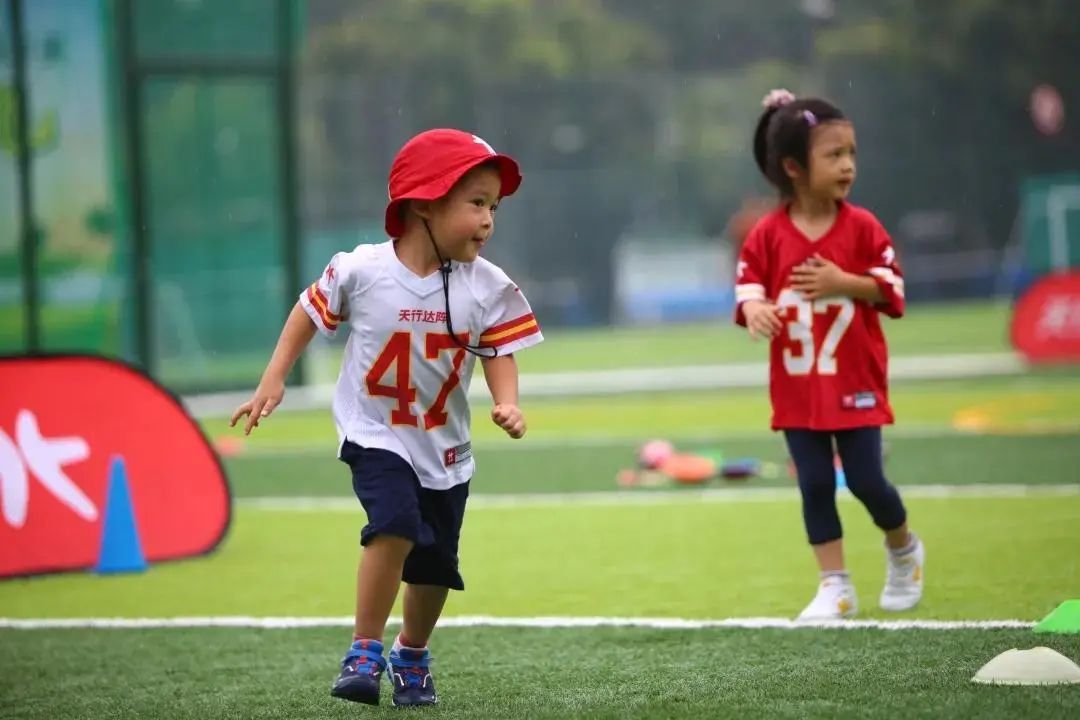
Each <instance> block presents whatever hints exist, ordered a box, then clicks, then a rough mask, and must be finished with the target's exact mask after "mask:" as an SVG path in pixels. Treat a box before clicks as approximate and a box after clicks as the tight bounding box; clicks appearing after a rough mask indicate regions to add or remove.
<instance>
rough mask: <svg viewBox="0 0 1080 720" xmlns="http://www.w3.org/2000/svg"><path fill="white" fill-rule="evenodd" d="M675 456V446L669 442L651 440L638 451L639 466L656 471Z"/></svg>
mask: <svg viewBox="0 0 1080 720" xmlns="http://www.w3.org/2000/svg"><path fill="white" fill-rule="evenodd" d="M674 454H675V446H674V445H672V444H671V443H670V442H668V441H667V440H649V441H648V442H647V443H645V444H644V445H642V446H641V448H640V449H639V450H638V465H640V466H641V467H643V468H648V469H650V470H655V469H657V468H659V467H660V466H662V465H663V464H664V463H666V462H667V461H668V460H669V459H670V458H671V456H672V455H674Z"/></svg>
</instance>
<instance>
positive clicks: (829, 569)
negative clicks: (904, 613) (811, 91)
mask: <svg viewBox="0 0 1080 720" xmlns="http://www.w3.org/2000/svg"><path fill="white" fill-rule="evenodd" d="M764 105H765V112H764V113H763V114H762V116H761V119H760V120H759V121H758V125H757V131H756V133H755V135H754V158H755V159H756V160H757V164H758V167H759V168H761V172H762V173H764V175H765V177H766V178H767V179H768V181H769V182H770V183H771V184H772V185H773V186H775V187H776V188H777V190H779V192H780V196H781V203H780V206H779V207H778V208H777V209H776V210H774V211H773V212H771V213H769V214H768V215H766V216H765V217H763V218H762V219H761V220H760V221H758V223H757V224H756V225H755V226H754V228H753V230H751V232H750V235H749V237H748V238H747V240H746V243H745V244H744V245H743V249H742V252H741V253H740V257H739V263H738V270H737V272H738V278H737V280H736V286H735V294H736V302H737V306H736V311H735V321H736V322H737V323H739V324H740V325H743V326H745V327H746V328H747V329H748V330H749V331H750V334H751V336H754V337H767V338H770V339H771V343H770V358H769V366H770V374H769V393H770V397H771V399H772V408H773V418H772V427H773V429H774V430H783V431H784V437H785V439H786V441H787V446H788V450H789V451H790V453H791V457H792V459H793V460H794V463H795V469H796V472H797V474H798V482H799V490H800V491H801V493H802V509H803V520H804V522H805V525H806V533H807V535H808V537H809V540H810V545H811V547H812V548H813V550H814V555H815V557H816V558H817V563H818V566H819V567H820V570H821V582H820V585H819V586H818V591H817V595H816V596H815V597H814V599H813V600H812V601H811V602H810V604H809V605H807V607H806V609H804V610H803V611H802V613H801V614H800V615H799V619H800V620H830V619H839V618H847V617H851V616H852V615H854V614H855V612H856V610H857V607H858V604H857V601H856V598H855V587H854V585H853V584H852V582H851V577H850V576H849V575H848V572H847V570H846V569H845V566H844V552H843V541H842V539H841V538H842V531H841V528H840V518H839V516H838V514H837V511H836V480H835V473H834V466H833V457H834V455H833V451H834V450H833V448H834V442H835V448H836V451H838V452H839V455H840V460H841V462H842V463H843V467H844V473H845V475H846V477H847V485H848V488H849V489H850V490H851V492H852V494H854V495H855V497H856V498H858V499H859V501H860V502H861V503H862V504H863V505H864V506H865V507H866V509H867V510H868V511H869V513H870V516H871V517H872V518H873V520H874V523H875V524H876V525H877V526H878V527H879V528H881V530H883V531H884V533H885V546H886V573H887V578H886V581H885V588H884V590H882V592H881V598H880V602H881V607H882V609H884V610H907V609H909V608H912V607H914V606H915V605H916V604H917V603H918V602H919V599H920V598H921V597H922V588H923V562H924V558H925V554H924V550H923V545H922V542H920V540H919V538H918V537H916V536H915V534H914V533H912V532H910V531H909V530H908V524H907V513H906V511H905V510H904V505H903V503H902V502H901V500H900V496H899V494H898V493H897V492H896V488H895V487H893V486H892V485H891V484H889V482H888V481H887V480H886V479H885V475H884V472H883V470H882V455H881V426H882V425H885V424H889V423H892V421H893V414H892V410H891V408H890V407H889V399H888V388H887V380H886V365H887V361H888V351H887V349H886V346H885V337H884V335H883V334H882V331H881V325H880V323H879V320H878V315H879V313H885V314H886V315H888V316H889V317H894V318H898V317H900V316H901V315H902V314H903V312H904V281H903V279H902V277H901V273H900V268H899V267H898V265H897V263H896V253H895V251H894V250H893V246H892V241H891V240H890V239H889V235H888V233H886V232H885V229H884V228H883V227H882V226H881V224H880V223H879V222H878V220H877V218H875V217H874V216H873V214H871V213H870V212H869V211H867V210H864V209H863V208H860V207H857V206H855V205H852V204H850V203H848V202H847V200H846V198H847V196H848V193H849V192H850V191H851V185H852V183H854V181H855V128H854V127H853V126H852V124H851V122H850V121H849V120H847V119H846V118H845V117H844V115H843V114H842V113H841V112H840V110H838V109H837V108H835V107H833V106H832V105H830V104H829V103H827V102H825V101H824V100H820V99H817V98H802V99H796V98H795V97H794V96H793V95H792V94H791V93H789V92H787V91H786V90H774V91H773V92H771V93H769V95H768V96H767V97H766V98H765V101H764Z"/></svg>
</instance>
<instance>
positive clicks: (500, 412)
mask: <svg viewBox="0 0 1080 720" xmlns="http://www.w3.org/2000/svg"><path fill="white" fill-rule="evenodd" d="M491 419H492V421H494V423H495V424H496V425H498V426H499V427H501V428H502V429H503V430H505V431H506V434H507V435H509V436H510V437H512V438H514V439H515V440H517V439H518V438H520V437H522V436H523V435H525V416H524V415H523V414H522V413H521V409H520V408H519V407H518V406H517V405H511V404H510V403H499V404H497V405H496V406H495V407H493V408H492V409H491Z"/></svg>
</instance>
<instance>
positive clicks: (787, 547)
mask: <svg viewBox="0 0 1080 720" xmlns="http://www.w3.org/2000/svg"><path fill="white" fill-rule="evenodd" d="M1004 318H1005V315H1004V313H1003V311H1002V309H1001V308H1000V307H998V306H958V307H954V308H948V309H936V310H928V311H926V312H925V313H920V312H918V311H916V310H913V312H912V314H911V317H910V318H907V319H905V320H904V321H903V322H902V323H893V324H891V325H890V338H891V341H892V344H893V348H894V351H895V352H896V353H897V354H932V353H955V352H975V351H987V352H997V351H1000V350H1002V349H1003V347H1002V344H1003V338H1004V337H1005V332H1004ZM909 321H914V322H913V323H912V324H913V325H915V326H917V327H916V328H915V330H914V331H911V332H901V331H900V329H901V328H903V327H904V326H905V324H906V323H908V322H909ZM920 323H921V325H920ZM699 331H700V328H697V329H694V328H688V327H675V328H669V329H650V330H642V331H630V330H611V331H603V332H599V333H594V334H588V333H570V334H565V335H560V334H557V333H556V334H552V336H551V337H549V342H548V343H546V344H545V345H543V346H541V347H540V348H538V349H537V350H536V351H535V352H533V351H530V354H535V356H536V357H535V364H534V365H531V366H530V365H529V362H530V361H526V360H525V358H526V357H527V355H528V354H523V356H522V357H523V360H522V365H523V366H524V367H525V369H526V370H528V371H560V370H568V369H579V368H580V369H589V368H591V369H603V368H604V367H607V366H606V365H604V363H605V362H608V359H609V358H610V357H611V356H612V353H611V348H612V347H618V348H619V349H625V350H626V351H627V353H626V354H627V355H629V356H631V357H632V359H631V360H630V361H629V362H631V363H634V364H639V365H641V366H647V365H648V366H655V365H664V364H668V365H673V366H677V365H678V364H680V363H695V364H698V363H712V362H724V361H733V362H736V361H737V362H742V361H745V360H747V359H755V357H760V351H761V350H762V348H761V347H760V346H755V345H752V344H750V343H749V342H747V341H746V340H745V338H744V337H742V336H741V335H738V336H736V335H735V334H734V333H732V334H731V335H730V339H731V342H730V343H727V342H726V341H725V342H724V343H721V344H723V345H725V347H726V346H727V345H730V346H731V347H732V348H736V347H737V348H738V349H734V350H730V351H729V350H727V349H725V350H723V351H715V352H714V350H713V349H710V348H709V347H706V346H705V345H703V344H702V343H701V338H700V332H699ZM717 332H718V334H719V335H721V336H723V337H725V338H727V337H729V336H728V335H727V334H726V333H729V332H731V331H730V330H729V329H720V330H718V331H717ZM695 338H696V339H695ZM736 343H738V345H736ZM744 351H745V352H746V353H747V354H743V353H744ZM545 353H546V354H545ZM749 353H754V354H755V355H753V356H751V355H749ZM620 354H622V353H620ZM893 401H894V402H893V404H894V407H895V409H896V412H897V416H898V423H897V425H896V426H895V427H894V428H890V429H888V430H887V432H886V439H887V442H888V446H889V455H888V459H887V461H886V469H887V472H888V474H889V476H890V478H891V479H892V480H893V481H894V482H895V483H897V484H898V485H900V486H901V489H902V492H903V494H904V497H905V503H906V505H907V506H908V509H909V512H910V517H911V522H912V524H913V527H914V528H915V529H916V530H917V531H918V532H919V533H920V534H921V535H922V536H923V538H924V539H925V541H926V543H927V546H928V553H929V555H928V557H929V559H928V563H927V577H928V580H927V591H926V596H925V598H924V601H923V603H922V604H921V605H920V606H919V607H918V608H917V609H915V610H913V611H910V612H907V613H902V614H900V615H888V614H886V613H883V612H882V611H880V610H878V609H877V607H876V601H877V594H878V592H879V590H880V588H881V582H882V579H883V575H884V567H883V566H884V560H883V554H882V548H881V540H880V534H879V533H878V532H877V531H876V530H875V529H874V528H873V526H872V524H871V523H870V522H869V519H868V518H867V516H866V513H865V511H864V510H863V509H862V507H861V506H860V505H858V504H857V503H856V502H855V501H854V500H853V499H852V498H851V497H850V495H849V494H848V493H847V491H840V497H841V503H840V507H841V514H842V517H843V520H844V527H845V535H846V537H847V539H848V542H847V555H848V565H849V569H850V570H851V572H852V576H853V578H854V580H855V583H856V586H857V588H858V591H859V598H860V603H861V608H860V617H861V618H869V619H879V620H886V621H887V620H893V619H903V620H910V621H928V620H935V621H957V622H959V621H964V622H968V621H970V622H977V621H981V622H992V621H1003V620H1019V621H1027V622H1031V621H1036V620H1038V619H1039V618H1041V617H1043V616H1044V615H1046V614H1047V613H1048V612H1050V611H1051V610H1052V609H1053V608H1054V607H1055V606H1056V605H1057V604H1059V603H1060V602H1062V601H1064V600H1066V599H1070V598H1078V597H1080V371H1078V370H1077V369H1076V368H1064V369H1058V370H1053V371H1039V372H1031V373H1025V374H1022V375H1016V376H1008V377H999V378H980V379H969V380H948V381H922V382H907V383H898V384H896V385H895V386H894V388H893ZM287 402H288V401H287V400H286V406H285V407H286V408H287ZM526 410H527V413H528V417H529V423H530V433H529V436H528V437H527V438H526V439H525V440H523V441H521V442H512V441H510V440H508V439H506V438H505V437H500V433H499V432H498V431H497V429H496V428H494V427H493V426H491V425H490V423H489V421H488V420H487V418H486V417H485V412H484V410H483V409H482V408H480V407H478V408H477V413H476V417H475V418H474V427H475V436H476V446H477V455H478V465H479V472H478V475H477V477H476V479H475V480H474V483H473V486H472V493H473V499H472V507H471V509H470V512H469V515H468V517H467V520H466V524H465V528H464V533H463V537H462V572H463V574H464V576H465V578H466V583H467V586H468V591H467V592H464V593H454V594H452V596H451V599H450V601H449V603H448V605H447V609H446V616H447V617H451V618H458V619H464V618H467V617H471V616H494V617H496V618H521V619H525V622H529V620H528V619H530V618H532V619H535V618H539V617H557V618H564V619H566V618H569V619H578V621H580V622H584V620H582V619H584V618H591V617H598V616H599V617H605V618H639V619H640V618H667V619H680V618H681V619H697V620H707V619H723V618H754V617H769V618H789V617H792V616H793V615H795V614H796V613H797V612H798V611H799V609H801V607H802V605H803V604H805V602H806V601H807V600H808V599H809V597H810V595H811V594H812V592H813V589H814V583H815V571H814V567H813V563H812V560H811V557H810V554H809V552H807V551H806V550H805V541H804V538H803V535H802V528H801V521H800V514H799V503H798V498H797V495H796V494H795V491H794V489H793V480H792V479H791V478H790V477H789V476H788V475H787V473H786V471H784V469H783V465H784V463H785V460H786V455H785V451H784V447H783V443H782V440H781V439H780V438H779V437H777V436H776V435H773V434H771V433H769V432H768V431H767V424H768V406H767V401H766V399H765V396H764V391H763V390H761V389H747V390H732V391H724V392H710V393H697V394H695V393H671V394H627V395H622V396H615V397H609V398H577V399H557V400H556V399H552V400H544V401H529V400H526ZM204 426H205V429H206V431H207V433H208V435H210V436H211V437H213V438H221V437H235V431H230V430H228V428H227V427H226V426H225V423H224V422H223V421H222V420H221V419H220V418H208V419H205V421H204ZM230 433H232V434H230ZM649 437H666V438H669V439H672V440H674V441H676V442H677V444H678V445H679V446H680V447H684V448H688V449H696V450H706V451H712V452H722V453H723V454H724V456H725V457H729V458H731V457H741V456H753V457H758V458H761V459H763V460H767V461H770V462H774V463H776V464H777V465H778V466H779V467H780V469H781V472H779V474H778V475H777V476H776V477H772V478H768V479H754V480H751V481H748V482H745V483H742V484H738V485H734V486H733V485H722V484H719V483H716V484H713V485H712V486H710V487H708V488H705V489H700V488H667V489H663V490H661V491H657V490H654V489H639V490H630V491H626V490H619V489H618V488H617V487H616V485H615V482H614V474H615V472H616V470H618V469H619V468H620V467H623V466H628V465H630V464H632V462H633V458H634V450H635V447H636V446H637V444H638V443H640V442H641V440H643V439H645V438H649ZM333 446H334V442H333V427H332V424H331V421H330V418H329V415H328V413H327V412H325V411H321V412H312V413H295V412H294V413H289V412H283V413H279V414H277V415H275V416H274V417H273V418H271V419H270V421H268V422H267V423H265V424H264V426H263V427H261V428H260V429H259V430H258V431H257V432H256V434H255V435H253V436H252V438H250V439H249V440H248V441H247V442H246V443H244V444H243V445H242V446H241V450H240V452H239V453H237V454H235V455H232V456H230V457H229V458H227V459H226V466H227V468H228V471H229V476H230V481H231V483H232V486H233V489H234V494H235V496H236V497H237V507H236V510H235V515H234V519H233V525H232V527H231V529H230V533H229V535H228V537H227V539H226V540H225V542H224V543H223V545H222V546H221V547H220V548H219V549H218V550H217V551H216V552H215V553H213V554H212V555H210V556H208V557H206V558H199V559H194V560H189V561H183V562H175V563H166V564H162V565H159V566H155V567H152V568H151V569H150V570H149V571H148V572H147V573H144V574H139V575H130V576H118V577H94V576H90V575H83V574H73V575H65V576H55V577H42V578H34V579H26V580H14V581H7V582H4V583H0V618H9V619H11V618H24V619H33V618H108V617H120V618H177V617H219V618H228V617H237V616H245V617H257V618H265V617H282V618H301V619H302V618H329V620H328V621H327V622H328V623H329V624H330V625H334V626H335V627H312V628H291V629H255V628H237V627H230V628H207V627H190V628H168V629H90V628H80V627H76V628H72V629H64V630H61V629H34V630H24V629H0V649H2V651H0V717H2V718H55V717H72V718H81V717H88V718H90V717H92V718H98V717H102V718H104V717H108V718H137V717H138V718H141V717H170V718H173V717H175V718H188V717H198V718H206V717H214V718H216V717H237V718H241V717H242V718H294V717H355V716H358V715H359V716H371V717H379V716H383V715H389V714H390V713H391V710H390V708H389V707H385V708H380V709H374V708H366V707H365V708H360V707H356V706H350V705H347V704H345V703H341V702H339V701H334V700H332V699H331V698H330V697H329V695H328V689H329V683H330V681H331V679H332V678H333V676H334V674H335V672H336V661H337V659H338V658H339V657H340V654H341V653H342V652H343V650H344V647H345V643H346V642H347V639H348V629H347V626H346V624H347V622H348V620H347V618H348V616H349V615H350V614H351V612H352V595H353V587H352V586H353V582H354V577H355V562H356V557H357V552H358V549H357V538H358V535H359V530H360V527H361V525H362V523H363V518H362V515H361V513H360V510H359V508H358V506H357V504H356V503H355V501H354V500H352V499H351V487H350V484H349V478H348V472H347V469H346V468H345V467H344V466H343V465H341V463H339V462H338V461H337V460H335V459H334V457H333V455H334V447H333ZM2 622H3V621H2V620H0V623H2ZM567 622H569V621H567ZM8 624H9V625H10V624H11V623H10V622H9V623H8ZM323 624H326V623H323ZM0 627H2V625H0ZM890 627H891V626H890ZM1035 645H1049V646H1051V647H1054V648H1056V649H1058V650H1059V651H1060V652H1062V653H1064V654H1065V655H1067V656H1069V657H1071V658H1073V659H1074V660H1080V634H1077V635H1049V636H1048V635H1035V634H1033V633H1032V632H1031V631H1030V629H1026V628H1023V627H1011V628H1010V629H986V628H982V627H974V626H972V627H964V628H960V627H956V628H954V629H947V630H945V629H930V628H926V629H902V630H897V629H875V628H860V629H842V630H841V629H810V628H801V629H764V628H748V627H723V628H704V629H700V628H699V629H658V628H656V627H592V626H582V627H576V628H566V627H561V628H560V627H555V628H541V627H489V626H485V627H446V628H443V629H440V630H439V631H438V633H437V634H436V638H435V640H434V642H433V652H434V654H435V655H436V656H437V658H438V664H437V666H436V677H437V679H438V682H439V687H440V691H441V694H442V701H441V703H440V706H439V707H438V708H434V709H430V710H429V711H427V714H429V715H432V716H438V717H448V718H473V717H485V718H567V717H580V718H657V717H668V718H700V717H739V718H743V717H791V718H796V717H798V718H803V717H822V718H834V717H870V718H887V717H896V716H916V717H942V718H966V717H989V718H1016V717H1039V718H1073V717H1080V686H1073V687H1055V688H1003V687H984V686H977V685H972V684H971V683H969V682H968V681H969V679H970V677H971V676H972V675H973V674H974V673H975V672H976V670H978V668H979V667H980V666H981V665H982V664H983V663H985V662H986V661H988V660H989V659H990V658H992V657H993V656H994V655H996V654H998V653H1000V652H1002V651H1004V650H1007V649H1010V648H1013V647H1032V646H1035ZM384 704H387V703H384Z"/></svg>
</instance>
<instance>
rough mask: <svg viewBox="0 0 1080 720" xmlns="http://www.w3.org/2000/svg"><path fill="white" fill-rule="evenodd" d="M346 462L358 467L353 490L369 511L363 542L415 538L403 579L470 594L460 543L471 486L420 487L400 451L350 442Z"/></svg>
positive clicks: (345, 449)
mask: <svg viewBox="0 0 1080 720" xmlns="http://www.w3.org/2000/svg"><path fill="white" fill-rule="evenodd" d="M341 460H342V462H344V463H347V464H348V466H349V467H350V468H351V469H352V482H353V492H355V493H356V497H357V498H358V499H359V500H360V504H361V505H363V506H364V512H366V513H367V519H368V522H367V525H365V526H364V529H363V530H361V531H360V544H361V545H367V544H368V543H369V542H371V541H372V539H374V538H375V537H377V536H379V535H393V536H394V537H401V538H405V539H406V540H412V541H413V543H415V544H414V545H413V549H412V551H411V552H410V553H409V555H408V557H407V558H405V569H404V571H403V572H402V574H401V579H402V580H404V581H405V582H407V583H410V584H414V585H438V586H440V587H447V588H450V589H451V590H464V589H465V581H464V580H463V579H462V578H461V573H460V572H458V539H459V538H460V536H461V521H462V519H463V518H464V516H465V501H466V500H467V499H468V497H469V483H467V482H466V483H462V484H460V485H455V486H454V487H452V488H450V489H448V490H431V489H428V488H425V487H423V486H422V485H420V480H419V479H418V478H417V477H416V472H415V471H413V469H412V466H411V465H409V463H407V462H405V460H404V458H402V457H401V456H400V455H398V454H397V453H394V452H391V451H389V450H383V449H380V448H365V447H360V446H359V445H357V444H355V443H352V442H349V441H348V440H346V441H345V444H344V445H343V446H342V448H341Z"/></svg>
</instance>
